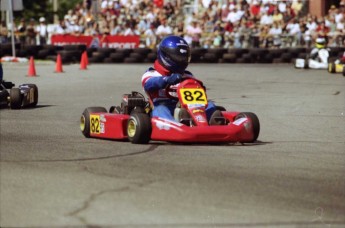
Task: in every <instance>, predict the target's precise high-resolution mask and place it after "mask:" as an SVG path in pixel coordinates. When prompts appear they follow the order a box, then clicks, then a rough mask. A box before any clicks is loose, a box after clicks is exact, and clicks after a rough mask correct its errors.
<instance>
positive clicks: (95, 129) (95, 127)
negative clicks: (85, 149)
mask: <svg viewBox="0 0 345 228" xmlns="http://www.w3.org/2000/svg"><path fill="white" fill-rule="evenodd" d="M100 129H101V127H100V118H99V115H90V133H92V134H99V133H100Z"/></svg>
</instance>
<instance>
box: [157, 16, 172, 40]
mask: <svg viewBox="0 0 345 228" xmlns="http://www.w3.org/2000/svg"><path fill="white" fill-rule="evenodd" d="M171 34H172V28H171V27H170V26H169V25H168V24H167V21H166V19H162V20H161V24H160V25H159V26H158V27H157V30H156V36H157V38H158V39H159V40H161V39H163V37H165V36H167V35H171Z"/></svg>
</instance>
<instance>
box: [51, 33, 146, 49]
mask: <svg viewBox="0 0 345 228" xmlns="http://www.w3.org/2000/svg"><path fill="white" fill-rule="evenodd" d="M139 43H140V36H102V35H100V36H83V35H80V36H75V35H52V37H51V44H52V45H57V46H63V45H78V44H84V45H86V46H87V47H108V48H138V47H139Z"/></svg>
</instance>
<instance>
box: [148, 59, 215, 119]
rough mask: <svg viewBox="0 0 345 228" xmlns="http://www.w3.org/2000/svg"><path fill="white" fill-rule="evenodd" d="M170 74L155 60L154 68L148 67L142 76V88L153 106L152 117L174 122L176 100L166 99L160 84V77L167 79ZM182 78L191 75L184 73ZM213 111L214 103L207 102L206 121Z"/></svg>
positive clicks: (163, 88) (164, 85)
mask: <svg viewBox="0 0 345 228" xmlns="http://www.w3.org/2000/svg"><path fill="white" fill-rule="evenodd" d="M172 73H173V72H170V71H168V70H167V69H165V68H164V67H163V66H162V65H161V64H159V62H158V61H157V60H156V61H155V63H154V67H150V68H149V69H148V70H147V71H146V72H145V73H144V75H143V76H142V79H141V83H142V86H143V88H144V90H145V92H146V93H147V94H148V96H149V98H150V100H151V101H152V104H153V110H152V117H161V118H164V119H168V120H171V121H176V120H175V118H174V115H173V113H174V110H175V107H176V104H177V100H174V99H171V98H169V97H167V95H166V91H165V88H166V84H164V83H162V80H161V77H169V76H170V75H171V74H172ZM183 76H187V77H193V75H192V73H191V72H189V71H185V72H184V74H183ZM177 85H178V84H177ZM177 85H175V86H177ZM215 110H216V106H215V105H214V103H213V102H211V101H208V105H207V108H206V116H207V119H208V120H209V119H210V117H211V115H212V114H213V112H214V111H215Z"/></svg>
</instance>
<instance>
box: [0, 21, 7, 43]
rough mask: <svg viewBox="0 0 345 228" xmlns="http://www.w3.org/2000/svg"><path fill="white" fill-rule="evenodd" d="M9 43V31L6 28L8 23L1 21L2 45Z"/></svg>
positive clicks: (0, 40) (0, 37)
mask: <svg viewBox="0 0 345 228" xmlns="http://www.w3.org/2000/svg"><path fill="white" fill-rule="evenodd" d="M7 42H8V29H7V26H6V21H1V24H0V44H5V43H7Z"/></svg>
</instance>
